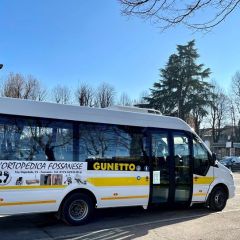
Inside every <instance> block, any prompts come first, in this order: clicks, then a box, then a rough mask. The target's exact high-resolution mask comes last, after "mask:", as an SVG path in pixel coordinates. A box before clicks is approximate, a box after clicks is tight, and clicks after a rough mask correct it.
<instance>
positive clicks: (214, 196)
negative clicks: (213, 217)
mask: <svg viewBox="0 0 240 240" xmlns="http://www.w3.org/2000/svg"><path fill="white" fill-rule="evenodd" d="M227 199H228V196H227V193H226V191H225V189H224V188H222V187H220V186H219V187H215V188H214V189H213V190H212V192H211V194H210V196H209V207H210V209H211V210H213V211H222V210H223V209H224V208H225V206H226V203H227Z"/></svg>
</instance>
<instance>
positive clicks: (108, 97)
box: [94, 83, 115, 108]
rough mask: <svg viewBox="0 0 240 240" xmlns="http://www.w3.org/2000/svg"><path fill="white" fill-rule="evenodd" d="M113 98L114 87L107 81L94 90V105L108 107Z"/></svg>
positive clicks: (111, 103)
mask: <svg viewBox="0 0 240 240" xmlns="http://www.w3.org/2000/svg"><path fill="white" fill-rule="evenodd" d="M114 98H115V90H114V87H113V86H111V85H109V84H107V83H102V84H101V85H100V86H99V87H98V89H97V91H96V96H95V104H94V105H95V106H96V107H101V108H106V107H109V106H111V105H113V103H114Z"/></svg>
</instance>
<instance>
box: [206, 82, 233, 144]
mask: <svg viewBox="0 0 240 240" xmlns="http://www.w3.org/2000/svg"><path fill="white" fill-rule="evenodd" d="M213 85H214V87H213V88H212V94H211V104H210V113H209V123H210V125H211V129H212V139H213V142H215V143H217V142H218V141H219V139H220V136H221V131H222V128H223V127H224V125H225V123H226V120H227V118H228V116H229V114H230V111H229V109H231V107H230V100H229V98H228V97H227V95H226V94H225V93H224V91H223V90H222V89H221V88H220V87H219V86H218V85H217V84H216V82H213Z"/></svg>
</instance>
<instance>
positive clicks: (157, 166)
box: [151, 131, 170, 203]
mask: <svg viewBox="0 0 240 240" xmlns="http://www.w3.org/2000/svg"><path fill="white" fill-rule="evenodd" d="M151 146H152V148H151V149H152V150H151V151H152V152H151V157H152V180H151V181H152V183H151V185H152V188H151V189H152V194H151V202H152V203H167V202H168V201H169V192H170V191H169V189H170V174H169V173H170V171H169V170H170V151H169V138H168V133H167V132H166V131H155V132H153V133H152V134H151Z"/></svg>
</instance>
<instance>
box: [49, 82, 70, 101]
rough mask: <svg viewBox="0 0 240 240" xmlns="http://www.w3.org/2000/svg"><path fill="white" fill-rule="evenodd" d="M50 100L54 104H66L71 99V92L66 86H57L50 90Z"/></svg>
mask: <svg viewBox="0 0 240 240" xmlns="http://www.w3.org/2000/svg"><path fill="white" fill-rule="evenodd" d="M52 98H53V100H54V101H55V102H56V103H60V104H68V103H70V99H71V91H70V90H69V88H68V87H67V86H61V85H57V86H56V87H54V88H53V90H52Z"/></svg>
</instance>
